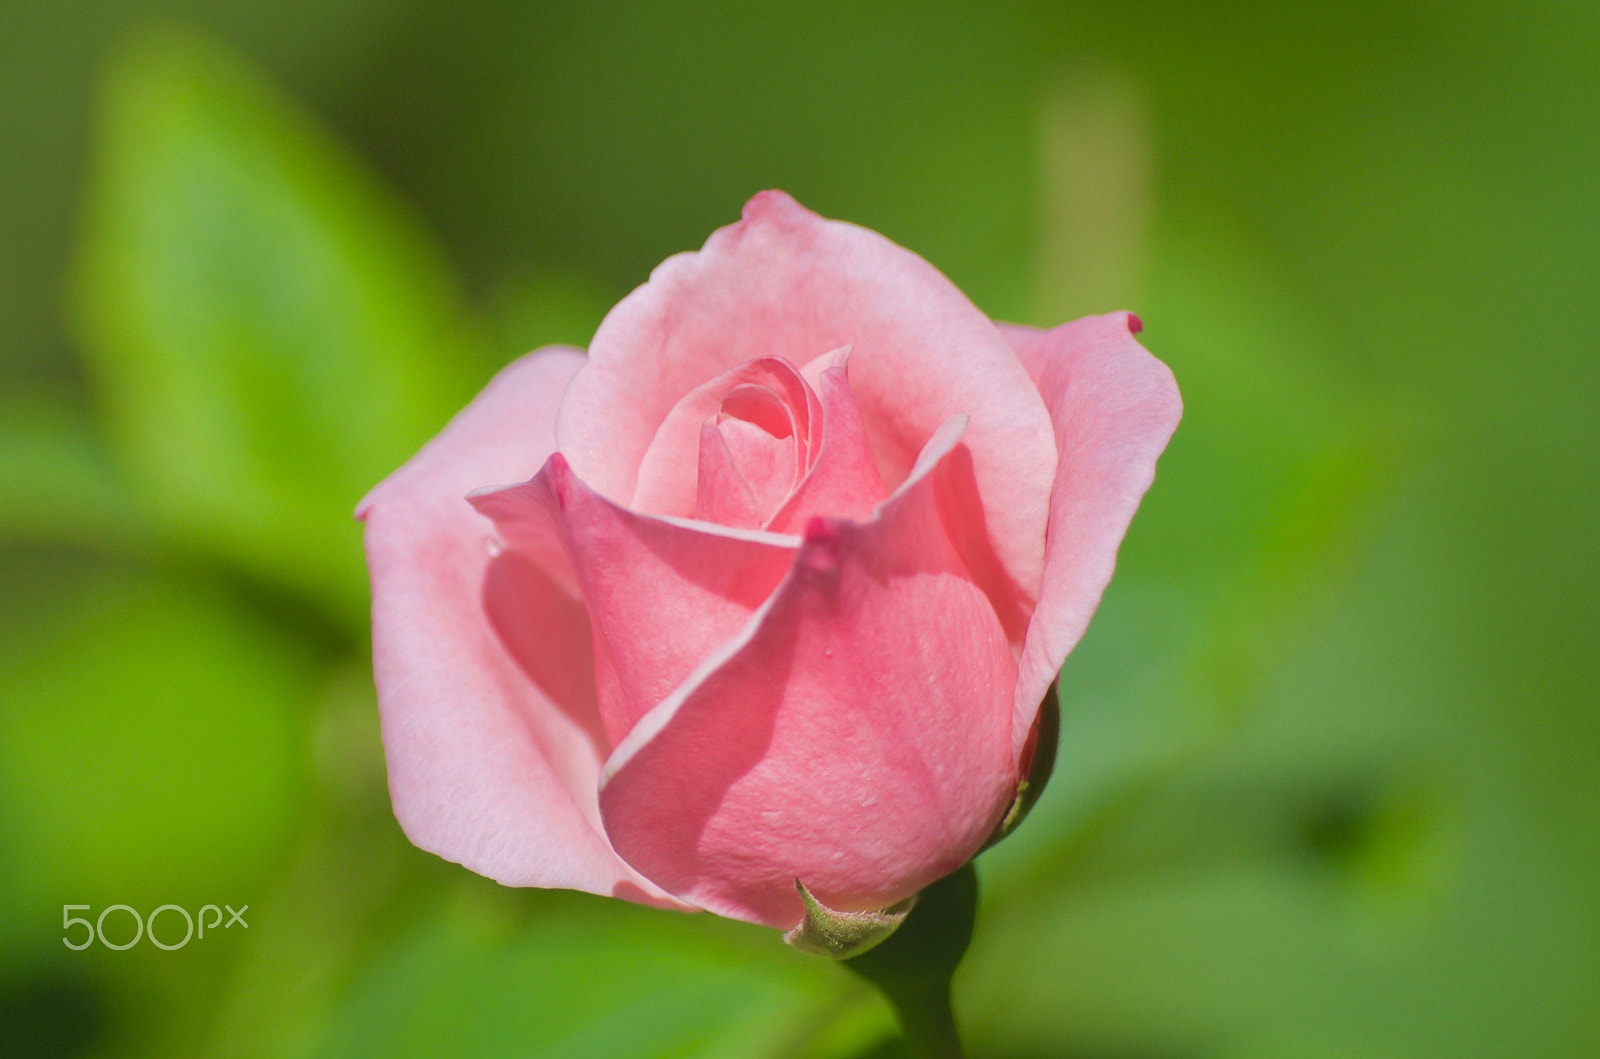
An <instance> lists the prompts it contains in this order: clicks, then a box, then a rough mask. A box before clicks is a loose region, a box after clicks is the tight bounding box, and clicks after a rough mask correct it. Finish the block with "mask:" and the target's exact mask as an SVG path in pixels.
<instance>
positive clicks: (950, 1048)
mask: <svg viewBox="0 0 1600 1059" xmlns="http://www.w3.org/2000/svg"><path fill="white" fill-rule="evenodd" d="M889 1003H890V1004H891V1005H893V1007H894V1013H895V1015H896V1016H897V1017H898V1018H899V1020H900V1032H901V1034H902V1035H903V1036H904V1037H905V1039H906V1043H907V1044H908V1045H910V1046H911V1051H912V1054H914V1055H918V1056H923V1057H925V1059H962V1057H963V1055H964V1054H965V1053H963V1052H962V1050H961V1036H960V1034H959V1033H958V1032H957V1031H956V1016H955V1012H954V1010H952V1009H951V1007H950V987H949V986H948V985H946V986H945V987H944V988H943V989H930V990H928V991H927V992H925V993H923V994H921V995H918V996H914V997H913V996H898V997H897V996H894V995H892V994H891V995H889Z"/></svg>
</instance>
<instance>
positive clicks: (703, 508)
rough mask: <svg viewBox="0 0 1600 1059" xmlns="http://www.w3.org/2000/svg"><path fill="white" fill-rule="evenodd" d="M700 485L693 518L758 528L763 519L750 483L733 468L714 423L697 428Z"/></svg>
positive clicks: (735, 467)
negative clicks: (698, 431)
mask: <svg viewBox="0 0 1600 1059" xmlns="http://www.w3.org/2000/svg"><path fill="white" fill-rule="evenodd" d="M699 455H700V482H699V492H698V495H697V496H696V497H695V503H694V517H695V518H696V519H698V520H700V521H702V522H718V523H721V524H722V525H724V526H743V527H745V528H747V529H755V528H757V527H759V526H760V525H761V524H762V523H763V522H764V521H766V518H767V512H766V509H765V508H764V507H762V506H761V504H760V503H759V502H758V501H757V500H756V494H755V491H754V490H753V489H751V488H750V483H749V482H747V481H745V480H744V475H742V474H740V473H739V468H738V467H737V466H735V465H734V462H733V452H732V451H731V450H729V448H728V441H727V439H726V438H724V437H723V436H722V431H721V430H719V429H717V424H716V423H707V424H705V425H704V426H702V427H701V428H700V454H699Z"/></svg>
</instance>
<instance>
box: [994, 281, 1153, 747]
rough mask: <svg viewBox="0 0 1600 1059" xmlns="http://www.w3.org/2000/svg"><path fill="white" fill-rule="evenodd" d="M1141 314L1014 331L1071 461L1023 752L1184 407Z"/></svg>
mask: <svg viewBox="0 0 1600 1059" xmlns="http://www.w3.org/2000/svg"><path fill="white" fill-rule="evenodd" d="M1139 329H1140V325H1139V320H1138V317H1135V316H1133V315H1132V314H1130V313H1111V314H1109V315H1106V316H1096V317H1089V318H1087V319H1083V320H1077V321H1075V322H1073V323H1070V324H1063V325H1062V326H1060V327H1057V328H1055V329H1054V330H1051V331H1038V330H1034V329H1033V328H1027V327H1016V326H1011V325H1005V326H1004V327H1003V328H1002V331H1003V332H1004V334H1005V335H1006V338H1007V339H1008V340H1009V341H1010V342H1011V343H1012V345H1013V346H1014V347H1015V349H1016V351H1017V355H1018V357H1019V358H1020V359H1021V360H1022V362H1023V363H1024V364H1025V365H1027V368H1028V372H1029V374H1030V375H1032V376H1033V379H1034V381H1035V383H1037V384H1038V387H1039V392H1040V393H1041V394H1043V395H1044V400H1045V404H1046V405H1047V406H1048V407H1049V409H1050V418H1051V421H1052V422H1053V423H1054V425H1055V436H1056V444H1057V445H1058V446H1059V448H1060V452H1061V463H1060V469H1059V471H1058V472H1057V474H1056V481H1055V488H1054V489H1053V490H1052V492H1051V494H1050V535H1049V540H1048V543H1047V546H1046V547H1047V552H1046V556H1047V557H1046V561H1045V571H1044V588H1043V590H1042V591H1041V592H1040V595H1039V604H1038V607H1037V609H1035V611H1034V613H1033V621H1032V623H1031V624H1030V625H1029V626H1028V635H1027V640H1026V642H1025V644H1024V647H1023V651H1022V667H1021V673H1020V675H1019V676H1018V678H1017V694H1016V704H1015V705H1016V722H1015V725H1014V727H1013V737H1014V739H1015V743H1016V750H1017V752H1018V753H1019V754H1020V753H1021V750H1022V744H1023V742H1024V741H1025V740H1026V739H1027V736H1028V731H1029V729H1030V728H1031V727H1032V725H1033V718H1034V715H1035V714H1036V713H1037V712H1038V709H1039V703H1040V701H1041V700H1042V699H1043V698H1044V694H1045V691H1046V689H1047V688H1048V687H1049V686H1050V682H1051V681H1052V680H1054V679H1055V678H1056V673H1057V672H1058V671H1059V670H1060V669H1061V663H1062V662H1064V661H1065V660H1066V657H1067V653H1068V652H1070V651H1071V650H1072V648H1073V647H1074V646H1075V645H1076V644H1077V642H1078V639H1079V638H1080V637H1081V636H1082V635H1083V630H1084V629H1085V627H1087V626H1088V624H1089V617H1090V615H1092V614H1093V613H1094V610H1095V607H1096V606H1098V605H1099V603H1100V595H1101V593H1103V592H1104V591H1105V588H1106V585H1107V584H1108V583H1109V582H1110V580H1111V571H1112V567H1113V566H1114V565H1115V563H1116V557H1117V547H1118V545H1120V544H1121V543H1122V536H1123V534H1124V533H1125V532H1127V529H1128V523H1129V522H1130V521H1131V520H1132V519H1133V513H1134V510H1135V509H1136V508H1138V506H1139V499H1140V498H1141V497H1142V496H1144V493H1145V490H1146V489H1148V488H1150V483H1151V482H1152V481H1153V480H1154V479H1155V470H1156V457H1157V456H1159V455H1161V450H1162V449H1164V448H1166V445H1167V439H1168V438H1170V437H1171V436H1172V432H1173V430H1175V429H1176V428H1177V425H1178V418H1179V417H1180V416H1181V415H1182V414H1183V403H1182V401H1181V400H1180V399H1179V397H1178V387H1177V384H1176V383H1175V382H1174V381H1173V378H1172V372H1170V371H1169V370H1167V366H1166V365H1165V364H1162V363H1161V362H1160V361H1159V360H1157V359H1155V358H1154V357H1152V356H1151V355H1150V354H1149V353H1147V352H1146V351H1145V349H1144V347H1143V346H1141V345H1140V344H1139V343H1138V342H1136V341H1135V340H1134V338H1133V336H1134V334H1136V333H1137V332H1138V331H1139Z"/></svg>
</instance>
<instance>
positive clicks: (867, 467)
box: [770, 366, 884, 533]
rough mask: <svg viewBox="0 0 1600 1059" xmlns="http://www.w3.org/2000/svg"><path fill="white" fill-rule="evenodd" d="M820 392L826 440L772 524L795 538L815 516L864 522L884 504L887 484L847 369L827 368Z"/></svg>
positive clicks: (820, 382) (772, 526)
mask: <svg viewBox="0 0 1600 1059" xmlns="http://www.w3.org/2000/svg"><path fill="white" fill-rule="evenodd" d="M817 387H818V399H819V400H820V401H821V403H822V423H823V426H822V439H821V442H820V443H819V444H818V446H817V455H816V460H815V462H814V463H812V465H811V468H810V470H809V471H807V473H806V477H805V478H804V479H803V480H802V481H801V482H800V485H799V486H798V487H797V488H796V489H795V491H794V495H793V496H791V497H790V498H789V499H788V501H787V502H786V503H785V504H784V505H783V507H782V509H781V510H779V512H778V514H777V515H775V516H774V517H773V519H772V522H771V527H770V528H772V529H774V530H776V531H778V532H780V533H794V532H796V531H798V530H800V529H802V528H803V527H804V526H805V525H806V523H807V522H809V521H810V520H811V518H812V517H813V516H816V515H821V516H824V517H827V518H849V519H864V518H866V517H867V516H868V515H869V514H870V513H871V512H872V509H873V507H874V506H876V505H877V504H878V503H879V502H880V501H881V500H883V498H884V489H883V480H882V479H881V478H879V477H878V465H877V464H876V463H874V462H873V459H872V450H871V448H869V447H868V444H867V434H866V430H865V427H864V425H863V422H862V419H861V407H860V406H859V405H857V404H856V397H855V394H854V393H853V392H851V390H850V382H849V376H848V374H847V369H846V368H845V367H843V366H840V367H836V368H828V369H827V370H825V371H823V372H822V374H821V375H820V376H819V377H818V379H817Z"/></svg>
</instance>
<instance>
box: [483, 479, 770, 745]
mask: <svg viewBox="0 0 1600 1059" xmlns="http://www.w3.org/2000/svg"><path fill="white" fill-rule="evenodd" d="M472 503H473V504H474V505H475V506H476V507H477V508H478V510H479V511H481V512H483V513H484V514H485V515H487V516H489V517H490V518H492V519H493V520H494V522H495V525H496V526H498V527H500V528H501V531H502V532H503V533H504V534H505V535H506V537H507V538H508V539H515V538H517V537H518V535H519V534H521V533H523V532H525V530H524V529H521V528H519V527H527V526H529V525H543V524H551V523H553V524H555V525H556V526H557V527H558V530H559V533H560V534H561V536H562V539H563V541H564V543H565V544H566V547H567V550H568V553H569V554H570V556H571V558H572V565H573V569H574V570H575V572H576V575H577V580H578V583H579V585H581V587H582V590H583V598H584V600H585V602H586V603H587V604H588V610H589V618H590V621H591V623H592V625H593V639H594V664H595V672H596V683H597V687H598V693H599V703H600V717H601V720H602V722H603V724H604V726H605V731H606V733H607V734H608V736H609V737H610V739H611V740H612V742H616V741H618V740H620V739H622V737H623V736H625V735H626V734H627V732H628V731H629V729H631V728H632V727H633V724H634V722H635V721H636V720H637V719H638V718H639V717H641V716H642V715H643V714H645V713H646V712H647V711H648V710H650V709H651V708H652V707H653V706H655V705H656V704H657V703H658V702H660V701H661V700H662V699H664V698H665V697H666V696H667V695H668V694H670V693H671V692H672V690H673V689H674V688H676V687H677V686H678V685H679V684H681V683H682V682H683V681H684V680H685V679H687V678H688V676H689V675H690V673H692V672H693V671H694V668H695V667H696V666H697V665H699V664H700V662H701V661H702V660H704V659H705V657H706V656H707V655H709V654H711V653H712V652H713V651H714V650H716V649H717V648H718V647H720V646H721V645H722V644H723V643H725V642H726V641H727V640H729V639H730V638H731V637H733V636H734V635H735V634H737V633H738V631H739V629H740V628H741V627H743V625H744V624H745V622H746V621H747V620H748V619H749V617H750V615H751V613H753V612H754V611H755V610H756V608H757V607H759V606H760V605H761V604H762V603H763V602H764V601H765V600H766V598H767V597H768V596H769V595H771V593H772V591H773V589H774V588H776V587H777V585H778V583H779V582H780V581H781V580H782V579H783V576H784V573H785V571H787V569H788V567H789V563H790V560H791V559H792V557H793V555H794V552H795V548H796V546H797V545H798V544H799V541H798V539H796V538H794V537H783V536H780V535H778V534H774V533H761V532H760V531H754V530H744V531H741V530H737V529H734V528H730V527H724V526H716V525H713V524H711V523H688V522H686V521H684V520H672V519H665V518H657V517H652V516H649V515H641V514H638V513H636V512H633V511H629V510H628V509H627V508H624V507H622V506H620V505H618V504H614V503H612V502H611V501H609V500H607V499H606V498H605V497H603V496H601V495H600V494H599V493H596V492H595V491H594V490H592V489H590V488H589V487H588V486H587V485H586V484H585V483H584V482H583V481H581V480H580V479H578V477H577V476H576V475H574V474H573V473H572V471H571V469H570V468H569V467H568V465H567V462H566V460H565V459H564V458H563V457H562V455H561V454H560V453H556V454H555V455H553V456H551V457H550V459H549V461H548V462H547V463H546V464H545V466H544V469H543V470H541V471H540V472H539V474H538V475H536V476H535V477H534V478H533V479H532V480H531V481H529V482H525V483H523V484H522V485H516V486H509V487H507V488H504V489H498V490H494V491H492V492H480V493H474V494H473V495H472Z"/></svg>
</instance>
